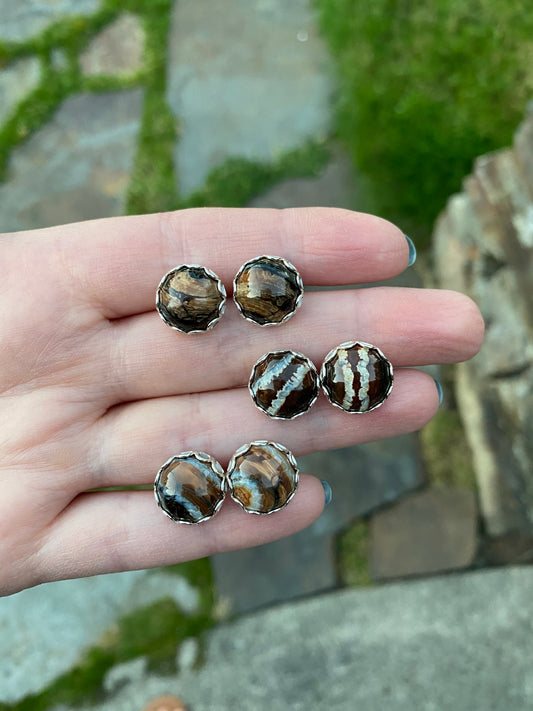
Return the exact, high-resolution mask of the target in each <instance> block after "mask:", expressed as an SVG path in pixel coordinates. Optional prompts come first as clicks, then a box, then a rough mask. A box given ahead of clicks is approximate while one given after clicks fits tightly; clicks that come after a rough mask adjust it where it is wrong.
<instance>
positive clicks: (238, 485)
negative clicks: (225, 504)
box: [227, 441, 298, 514]
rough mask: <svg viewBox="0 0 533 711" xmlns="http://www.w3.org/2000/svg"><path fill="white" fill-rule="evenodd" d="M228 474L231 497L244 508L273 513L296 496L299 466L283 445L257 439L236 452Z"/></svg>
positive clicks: (254, 511)
mask: <svg viewBox="0 0 533 711" xmlns="http://www.w3.org/2000/svg"><path fill="white" fill-rule="evenodd" d="M227 477H228V485H229V490H230V494H231V496H232V498H233V499H234V500H235V501H237V503H239V504H240V505H241V506H242V507H243V509H244V510H245V511H248V513H255V514H270V513H273V512H274V511H279V509H281V508H283V507H284V506H285V505H286V504H287V503H288V502H289V501H290V499H291V498H292V497H293V496H294V493H295V492H296V487H297V486H298V466H297V464H296V460H295V459H294V457H293V455H292V454H291V453H290V452H289V450H288V449H286V448H285V447H283V446H282V445H281V444H277V443H275V442H265V441H258V442H252V443H251V444H248V445H245V446H244V447H241V448H240V449H239V450H237V452H235V454H234V455H233V457H232V458H231V461H230V463H229V467H228V471H227Z"/></svg>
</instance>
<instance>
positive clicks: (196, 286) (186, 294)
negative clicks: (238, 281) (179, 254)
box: [156, 264, 226, 333]
mask: <svg viewBox="0 0 533 711" xmlns="http://www.w3.org/2000/svg"><path fill="white" fill-rule="evenodd" d="M225 306H226V290H225V288H224V285H223V284H222V282H221V281H220V279H219V278H218V277H217V275H216V274H215V273H214V272H212V271H211V270H210V269H206V268H205V267H202V266H200V265H198V264H182V265H181V266H179V267H176V268H175V269H171V271H169V272H168V273H167V274H165V276H164V277H163V279H162V280H161V282H160V284H159V286H158V288H157V296H156V308H157V311H158V312H159V315H160V316H161V318H162V319H163V321H164V322H165V323H166V324H167V326H170V328H173V329H175V330H176V331H181V332H182V333H203V332H204V331H207V330H208V329H210V328H213V326H214V325H215V324H216V323H217V322H218V320H219V319H220V317H221V316H222V314H223V313H224V309H225Z"/></svg>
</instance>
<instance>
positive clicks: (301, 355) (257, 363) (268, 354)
mask: <svg viewBox="0 0 533 711" xmlns="http://www.w3.org/2000/svg"><path fill="white" fill-rule="evenodd" d="M281 353H293V354H294V355H296V356H299V357H300V358H303V359H304V360H306V361H307V362H308V363H309V365H310V366H311V370H312V372H313V373H314V376H315V383H316V395H315V396H314V398H313V399H312V400H311V402H310V403H309V406H308V407H307V410H304V411H303V412H298V413H297V414H296V415H293V416H292V417H278V416H277V415H270V414H269V413H268V412H267V411H266V410H263V408H262V407H260V406H259V405H258V404H257V403H256V401H255V397H254V392H253V390H252V381H253V378H254V373H255V369H256V368H257V367H258V366H259V365H261V363H262V362H263V361H264V360H266V359H267V358H268V357H269V356H271V355H280V354H281ZM248 392H249V393H250V397H251V398H252V402H253V404H254V405H255V407H256V408H257V409H258V410H260V411H261V412H263V413H264V414H265V415H266V416H267V417H270V419H271V420H281V421H283V422H288V421H290V420H295V419H296V418H297V417H301V416H302V415H305V414H307V413H308V412H309V410H310V409H311V408H312V407H313V405H314V404H315V402H316V401H317V400H318V395H319V393H320V378H319V374H318V370H317V368H316V366H315V364H314V363H313V361H312V360H311V359H310V358H308V357H307V356H306V355H304V354H303V353H300V352H299V351H293V350H292V349H290V348H282V349H281V350H277V351H269V352H268V353H265V354H264V355H262V356H261V358H259V360H257V361H256V362H255V363H254V365H253V367H252V372H251V374H250V379H249V380H248Z"/></svg>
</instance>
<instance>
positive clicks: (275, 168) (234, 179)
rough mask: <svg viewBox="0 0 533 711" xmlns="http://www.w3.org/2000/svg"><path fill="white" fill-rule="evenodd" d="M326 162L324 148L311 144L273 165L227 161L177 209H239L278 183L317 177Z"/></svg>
mask: <svg viewBox="0 0 533 711" xmlns="http://www.w3.org/2000/svg"><path fill="white" fill-rule="evenodd" d="M328 158H329V150H328V147H327V144H326V143H325V142H323V141H311V142H308V143H306V144H305V145H303V146H302V147H300V148H298V149H296V150H294V151H288V152H286V153H283V154H282V155H281V156H279V158H278V159H277V160H276V161H274V162H273V163H254V162H252V161H248V160H245V159H240V158H234V159H230V160H227V161H226V162H225V163H223V164H222V165H221V166H219V167H218V168H216V169H215V170H213V171H212V172H211V173H210V174H209V176H208V178H207V180H206V183H205V186H204V188H203V189H202V190H199V191H197V192H196V193H194V194H193V195H192V196H191V197H189V198H187V199H186V200H182V201H180V202H179V205H178V206H179V207H180V208H185V207H207V206H213V205H216V206H218V207H240V206H242V205H246V203H247V202H249V201H250V200H251V199H252V198H253V197H255V196H256V195H258V194H259V193H261V192H264V191H265V190H267V189H268V188H269V187H271V186H272V185H274V184H276V183H278V182H279V181H280V180H284V179H287V178H296V177H303V176H314V175H318V173H319V172H320V170H321V169H322V168H323V167H324V166H325V164H326V162H327V160H328Z"/></svg>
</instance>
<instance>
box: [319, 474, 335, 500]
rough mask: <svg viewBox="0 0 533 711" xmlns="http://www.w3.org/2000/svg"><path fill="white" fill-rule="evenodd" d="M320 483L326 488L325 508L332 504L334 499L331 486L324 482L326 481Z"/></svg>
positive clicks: (322, 480)
mask: <svg viewBox="0 0 533 711" xmlns="http://www.w3.org/2000/svg"><path fill="white" fill-rule="evenodd" d="M320 483H321V484H322V486H323V487H324V506H327V505H328V504H329V503H330V501H331V497H332V494H331V486H330V485H329V484H328V482H327V481H324V479H321V480H320Z"/></svg>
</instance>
